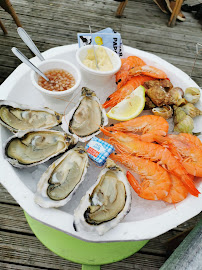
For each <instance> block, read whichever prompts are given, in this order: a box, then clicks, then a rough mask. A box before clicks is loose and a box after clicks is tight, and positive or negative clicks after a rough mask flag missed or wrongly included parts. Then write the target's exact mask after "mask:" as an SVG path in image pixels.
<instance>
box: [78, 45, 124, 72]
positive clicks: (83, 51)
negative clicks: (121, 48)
mask: <svg viewBox="0 0 202 270" xmlns="http://www.w3.org/2000/svg"><path fill="white" fill-rule="evenodd" d="M94 47H95V50H96V49H97V48H98V47H100V45H94ZM102 47H104V46H102ZM91 48H93V46H92V45H86V46H84V47H81V48H79V49H78V50H77V52H76V60H77V62H78V64H79V66H80V68H81V69H82V70H83V71H84V72H86V73H87V74H90V75H94V76H102V77H108V76H112V75H114V74H115V73H116V72H117V71H118V70H119V69H120V67H121V59H120V57H119V56H118V54H116V53H115V52H114V51H112V50H111V49H109V48H107V47H104V48H105V50H106V52H107V54H108V56H109V58H110V60H111V62H112V65H113V69H112V70H110V71H99V70H94V69H91V68H88V67H87V66H85V65H84V64H83V60H84V59H85V58H86V56H87V52H88V50H89V49H91Z"/></svg>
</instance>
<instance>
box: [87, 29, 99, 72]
mask: <svg viewBox="0 0 202 270" xmlns="http://www.w3.org/2000/svg"><path fill="white" fill-rule="evenodd" d="M89 29H90V34H91V40H92V45H93V51H94V55H95V64H96V68H97V69H98V70H99V66H98V61H97V56H96V53H95V46H94V44H93V36H92V31H91V26H90V25H89Z"/></svg>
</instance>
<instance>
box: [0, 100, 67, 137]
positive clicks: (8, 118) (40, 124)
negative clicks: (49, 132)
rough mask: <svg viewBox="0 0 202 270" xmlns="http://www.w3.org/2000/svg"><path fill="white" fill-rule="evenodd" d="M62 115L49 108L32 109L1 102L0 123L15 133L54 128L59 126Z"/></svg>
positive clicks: (5, 101)
mask: <svg viewBox="0 0 202 270" xmlns="http://www.w3.org/2000/svg"><path fill="white" fill-rule="evenodd" d="M61 121H62V115H61V114H59V113H57V112H55V111H53V110H51V109H49V108H37V107H36V108H34V107H33V108H31V107H29V106H28V105H22V104H17V103H15V102H12V101H8V100H0V123H1V124H2V125H3V126H5V127H7V128H8V129H9V130H10V131H12V132H13V133H16V132H18V131H20V130H32V129H39V128H48V129H49V128H52V127H55V126H57V125H59V124H60V123H61Z"/></svg>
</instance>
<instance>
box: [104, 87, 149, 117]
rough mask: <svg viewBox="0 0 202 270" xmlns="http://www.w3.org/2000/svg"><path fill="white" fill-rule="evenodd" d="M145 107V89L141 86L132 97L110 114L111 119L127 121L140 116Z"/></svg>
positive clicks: (113, 109) (114, 108)
mask: <svg viewBox="0 0 202 270" xmlns="http://www.w3.org/2000/svg"><path fill="white" fill-rule="evenodd" d="M144 106H145V88H144V87H143V86H142V85H140V86H139V87H138V88H136V89H135V90H134V91H133V92H132V93H131V94H130V95H128V96H127V97H126V98H124V99H123V100H122V101H121V102H119V103H118V104H117V105H116V106H114V107H113V108H112V109H111V110H110V111H109V112H108V113H107V116H108V117H109V118H112V119H115V120H119V121H127V120H130V119H132V118H134V117H136V116H138V115H139V114H140V113H141V112H142V110H143V109H144Z"/></svg>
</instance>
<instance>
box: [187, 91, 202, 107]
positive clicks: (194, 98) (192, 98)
mask: <svg viewBox="0 0 202 270" xmlns="http://www.w3.org/2000/svg"><path fill="white" fill-rule="evenodd" d="M200 95H201V93H200V90H199V89H198V88H196V87H188V88H186V90H185V93H184V98H185V99H186V100H187V101H188V102H190V103H193V104H195V103H196V102H198V101H199V99H200Z"/></svg>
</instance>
